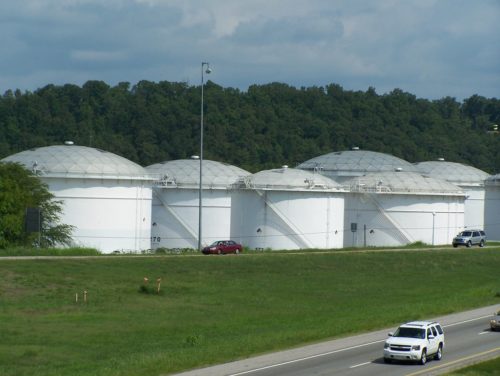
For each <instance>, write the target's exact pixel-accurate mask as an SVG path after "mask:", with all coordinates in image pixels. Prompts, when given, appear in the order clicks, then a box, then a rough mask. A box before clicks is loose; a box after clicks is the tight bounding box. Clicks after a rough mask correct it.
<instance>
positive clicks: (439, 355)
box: [434, 344, 443, 360]
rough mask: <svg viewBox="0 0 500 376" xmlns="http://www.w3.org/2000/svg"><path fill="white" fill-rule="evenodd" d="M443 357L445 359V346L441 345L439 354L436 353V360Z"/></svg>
mask: <svg viewBox="0 0 500 376" xmlns="http://www.w3.org/2000/svg"><path fill="white" fill-rule="evenodd" d="M442 357H443V345H441V344H440V345H439V348H438V352H437V353H436V355H434V359H436V360H441V358H442Z"/></svg>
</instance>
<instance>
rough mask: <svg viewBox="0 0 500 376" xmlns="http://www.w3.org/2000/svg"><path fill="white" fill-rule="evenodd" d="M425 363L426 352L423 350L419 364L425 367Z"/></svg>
mask: <svg viewBox="0 0 500 376" xmlns="http://www.w3.org/2000/svg"><path fill="white" fill-rule="evenodd" d="M425 363H427V350H426V349H423V350H422V356H421V357H420V364H421V365H425Z"/></svg>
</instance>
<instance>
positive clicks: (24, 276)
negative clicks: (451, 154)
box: [0, 246, 500, 376]
mask: <svg viewBox="0 0 500 376" xmlns="http://www.w3.org/2000/svg"><path fill="white" fill-rule="evenodd" d="M499 264H500V247H491V246H490V247H488V248H486V249H479V248H473V249H459V250H455V249H449V250H439V251H438V250H431V251H422V250H419V251H416V250H413V251H405V252H395V251H391V252H384V251H378V252H363V253H359V252H351V253H349V252H347V253H345V252H330V253H315V254H311V253H307V252H305V253H303V254H293V255H292V254H286V253H262V254H252V255H249V254H244V255H239V256H191V257H189V256H187V257H184V256H163V257H141V258H139V257H133V256H130V257H128V256H127V257H98V258H92V259H66V258H64V259H61V258H55V259H37V260H5V259H4V260H0V333H1V335H0V374H1V375H4V376H13V375H26V376H31V375H51V376H57V375H75V376H76V375H96V376H97V375H98V376H101V375H102V376H104V375H105V376H113V375H134V376H135V375H158V374H166V373H169V372H174V371H180V370H184V369H189V368H193V367H198V366H202V365H208V364H214V363H219V362H223V361H228V360H234V359H237V358H242V357H246V356H249V355H251V354H258V353H262V352H268V351H273V350H278V349H283V348H287V347H291V346H297V345H299V344H303V343H311V342H315V341H319V340H322V339H328V338H333V337H340V336H346V335H349V334H353V333H359V332H364V331H369V330H373V329H380V328H384V327H388V326H395V325H397V324H398V323H400V322H402V321H407V320H413V319H422V318H428V317H432V316H437V315H442V314H447V313H451V312H457V311H461V310H466V309H469V308H474V307H479V306H483V305H489V304H496V303H499V304H500V281H499V279H498V265H499ZM144 277H148V278H149V280H150V282H149V289H147V291H149V292H150V293H143V292H141V286H142V285H143V278H144ZM157 278H161V290H160V294H156V293H155V288H156V279H157ZM84 290H85V291H87V292H88V295H87V302H84V301H83V291H84ZM77 293H78V294H79V299H78V302H76V295H75V294H77Z"/></svg>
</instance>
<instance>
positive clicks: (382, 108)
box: [0, 81, 500, 174]
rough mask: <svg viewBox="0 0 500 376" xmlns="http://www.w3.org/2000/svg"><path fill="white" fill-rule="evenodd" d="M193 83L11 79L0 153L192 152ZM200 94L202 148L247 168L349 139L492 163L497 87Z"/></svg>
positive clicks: (497, 155)
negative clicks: (29, 82) (427, 94)
mask: <svg viewBox="0 0 500 376" xmlns="http://www.w3.org/2000/svg"><path fill="white" fill-rule="evenodd" d="M200 94H201V92H200V86H191V85H189V84H187V83H184V82H167V81H161V82H158V83H155V82H150V81H140V82H138V83H137V84H135V85H131V84H130V83H128V82H122V83H119V84H117V85H115V86H110V85H108V84H106V83H105V82H102V81H88V82H86V83H85V84H83V85H82V86H81V87H80V86H77V85H72V84H66V85H61V86H57V85H47V86H45V87H43V88H40V89H38V90H36V91H34V92H30V91H26V92H21V91H19V90H15V91H12V90H8V91H6V92H5V93H4V94H3V96H2V97H1V98H0V159H1V158H4V157H6V156H8V155H11V154H14V153H17V152H20V151H23V150H26V149H30V148H34V147H40V146H47V145H54V144H62V143H63V142H64V141H67V140H71V141H73V142H75V144H77V145H84V146H91V147H95V148H100V149H104V150H107V151H110V152H113V153H116V154H118V155H121V156H123V157H125V158H128V159H130V160H132V161H134V162H136V163H139V164H141V165H143V166H148V165H150V164H153V163H158V162H162V161H166V160H174V159H181V158H190V157H191V156H192V155H198V154H199V142H200V104H201V95H200ZM204 103H205V107H204V114H205V121H204V158H206V159H212V160H216V161H221V162H226V163H229V164H233V165H235V166H238V167H241V168H244V169H246V170H248V171H250V172H256V171H260V170H263V169H268V168H276V167H279V166H281V165H283V164H287V165H289V166H291V167H293V166H295V165H297V164H299V163H301V162H303V161H306V160H308V159H310V158H313V157H316V156H319V155H322V154H326V153H329V152H332V151H341V150H346V149H350V148H351V147H353V146H358V147H359V148H361V149H365V150H372V151H378V152H382V153H388V154H392V155H395V156H397V157H400V158H403V159H405V160H407V161H409V162H420V161H427V160H435V159H437V158H441V157H442V158H445V159H446V160H448V161H454V162H460V163H465V164H468V165H471V166H474V167H477V168H480V169H482V170H484V171H486V172H488V173H492V174H493V173H499V172H500V135H499V134H498V133H495V132H494V131H493V125H494V124H500V100H499V99H496V98H485V97H482V96H479V95H473V96H471V97H470V98H467V99H465V100H463V101H462V102H458V101H457V100H456V99H455V98H452V97H445V98H442V99H438V100H428V99H423V98H417V97H416V96H415V95H413V94H410V93H407V92H404V91H402V90H400V89H395V90H393V91H392V92H390V93H388V94H383V95H380V94H377V92H376V90H375V88H372V87H370V88H368V89H367V90H366V91H350V90H345V89H343V88H342V87H341V86H339V85H337V84H329V85H326V86H324V87H316V86H314V87H302V88H296V87H293V86H289V85H286V84H283V83H270V84H266V85H252V86H250V87H249V88H248V89H247V90H246V91H241V90H239V89H234V88H224V87H221V86H219V85H217V84H216V83H214V82H212V81H208V82H207V83H206V85H205V88H204Z"/></svg>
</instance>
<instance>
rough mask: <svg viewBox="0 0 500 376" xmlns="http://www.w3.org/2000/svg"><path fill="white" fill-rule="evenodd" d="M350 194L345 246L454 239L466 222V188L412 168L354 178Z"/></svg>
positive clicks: (346, 214)
mask: <svg viewBox="0 0 500 376" xmlns="http://www.w3.org/2000/svg"><path fill="white" fill-rule="evenodd" d="M348 183H349V190H350V193H349V194H348V196H347V198H346V204H345V222H346V233H345V234H344V240H345V241H344V246H345V247H361V246H365V247H366V246H368V247H370V246H380V247H383V246H399V245H405V244H411V243H415V242H422V243H425V244H430V245H437V244H450V243H451V241H452V239H453V236H454V235H456V233H457V232H458V231H460V230H462V229H463V227H464V199H465V194H464V192H463V191H462V190H461V189H460V188H459V187H457V186H455V185H453V184H451V183H449V182H447V181H445V180H438V179H434V178H429V177H424V176H422V175H420V174H417V173H413V172H403V171H399V172H396V171H395V172H380V173H373V174H368V175H365V176H362V177H357V178H353V179H352V180H350V181H349V182H348Z"/></svg>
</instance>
